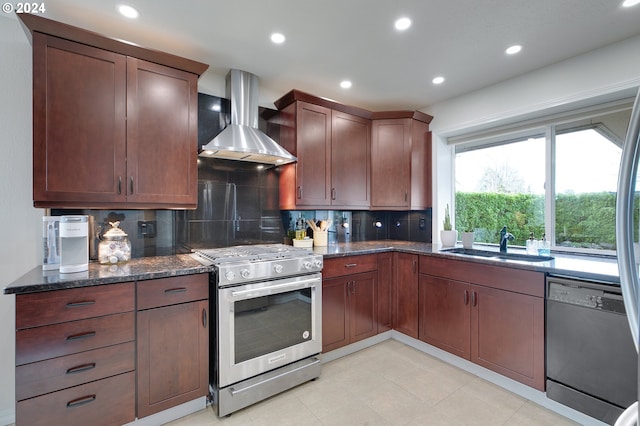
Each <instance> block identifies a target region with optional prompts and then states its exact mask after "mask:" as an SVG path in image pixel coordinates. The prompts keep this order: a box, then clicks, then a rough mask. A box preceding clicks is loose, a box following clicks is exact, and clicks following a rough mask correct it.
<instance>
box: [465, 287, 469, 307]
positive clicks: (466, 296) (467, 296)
mask: <svg viewBox="0 0 640 426" xmlns="http://www.w3.org/2000/svg"><path fill="white" fill-rule="evenodd" d="M464 304H465V305H468V304H469V290H465V291H464Z"/></svg>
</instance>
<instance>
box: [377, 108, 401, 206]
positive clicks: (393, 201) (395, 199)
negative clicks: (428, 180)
mask: <svg viewBox="0 0 640 426" xmlns="http://www.w3.org/2000/svg"><path fill="white" fill-rule="evenodd" d="M410 122H411V119H408V118H403V119H388V120H373V123H372V135H373V136H372V138H371V205H372V207H394V208H407V207H409V195H410V194H409V189H410V188H409V176H410V167H411V151H410V150H411V125H410Z"/></svg>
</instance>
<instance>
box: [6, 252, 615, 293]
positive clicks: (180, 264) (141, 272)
mask: <svg viewBox="0 0 640 426" xmlns="http://www.w3.org/2000/svg"><path fill="white" fill-rule="evenodd" d="M478 248H482V249H483V250H495V251H498V249H497V247H486V246H478ZM509 250H510V251H512V252H515V253H518V252H520V253H523V252H524V250H519V249H517V248H510V249H509ZM313 251H314V253H317V254H322V255H323V256H324V257H325V258H332V257H342V256H351V255H361V254H371V253H381V252H387V251H399V252H403V253H413V254H419V255H427V256H444V257H447V258H450V259H459V260H460V259H462V260H465V261H468V262H475V263H484V264H491V265H498V266H507V267H510V268H518V269H527V270H532V271H539V272H546V273H550V274H554V275H562V276H567V277H573V278H582V279H586V280H595V281H602V282H606V283H612V284H618V283H619V282H620V281H619V277H618V264H617V261H616V259H615V258H613V257H598V256H576V255H567V254H563V253H556V252H552V253H551V255H552V256H553V257H554V259H553V260H551V261H545V262H528V261H522V260H511V259H509V260H505V259H495V258H483V257H475V256H468V255H463V254H456V253H448V252H446V251H442V250H441V249H440V247H439V246H434V245H432V244H428V243H414V242H407V241H396V240H382V241H361V242H349V243H337V244H330V245H329V246H327V247H314V249H313ZM211 270H212V268H211V267H209V266H203V265H201V264H200V263H199V262H197V261H196V260H194V259H193V258H191V256H190V255H188V254H181V255H175V256H157V257H144V258H138V259H132V260H131V261H130V262H128V263H126V264H123V265H114V266H110V265H100V264H98V263H90V264H89V270H88V271H86V272H79V273H75V274H60V273H59V272H58V271H43V270H42V268H41V267H36V268H34V269H32V270H31V271H29V272H27V273H26V274H25V275H23V276H22V277H20V278H18V279H17V280H16V281H14V282H13V283H11V284H9V285H8V286H7V287H5V289H4V294H21V293H34V292H38V291H48V290H62V289H67V288H76V287H87V286H93V285H101V284H111V283H118V282H126V281H134V280H149V279H154V278H165V277H171V276H177V275H190V274H199V273H204V272H210V271H211Z"/></svg>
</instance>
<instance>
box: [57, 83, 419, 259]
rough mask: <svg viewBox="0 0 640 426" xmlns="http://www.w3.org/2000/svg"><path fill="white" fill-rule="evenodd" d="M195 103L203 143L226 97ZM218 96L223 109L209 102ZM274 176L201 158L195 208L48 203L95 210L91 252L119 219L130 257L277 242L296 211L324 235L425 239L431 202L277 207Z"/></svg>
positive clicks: (219, 123)
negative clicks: (318, 224)
mask: <svg viewBox="0 0 640 426" xmlns="http://www.w3.org/2000/svg"><path fill="white" fill-rule="evenodd" d="M198 104H199V110H198V145H199V146H202V145H203V144H206V143H207V142H208V141H210V140H211V139H212V138H213V137H214V136H216V135H217V134H218V133H219V132H220V131H222V129H223V128H224V127H225V126H226V125H227V124H228V123H229V102H228V100H226V99H221V98H218V97H215V96H209V95H204V94H202V93H199V94H198ZM216 104H218V105H220V106H221V111H214V110H213V109H212V106H213V105H216ZM263 112H264V111H263ZM260 127H261V128H262V129H263V130H265V129H267V124H266V121H265V120H263V119H260ZM267 130H268V133H269V135H270V136H272V137H273V138H274V139H275V140H276V141H277V140H278V138H277V136H278V134H279V129H277V128H274V127H273V125H272V124H271V126H270V127H269V128H268V129H267ZM278 180H279V176H278V170H277V168H274V167H270V166H267V167H263V168H259V166H258V164H255V163H246V162H239V161H231V160H221V159H212V158H199V159H198V207H197V209H195V210H63V209H52V210H51V214H52V215H55V216H57V215H63V214H86V215H89V216H91V217H93V222H94V225H93V229H92V230H91V233H92V236H93V237H94V238H93V249H94V251H95V253H96V254H97V243H98V241H99V240H98V238H99V235H101V233H103V232H104V231H106V230H107V229H109V224H108V222H110V221H114V220H119V221H120V227H121V228H122V229H123V230H124V231H125V232H126V233H127V234H128V235H129V239H130V240H131V245H132V256H133V257H146V256H158V255H170V254H176V253H186V252H188V251H189V250H190V249H191V248H202V247H224V246H230V245H239V244H256V243H280V242H282V241H283V237H284V236H285V235H286V234H287V230H288V229H290V228H291V229H293V226H292V223H291V221H293V224H295V219H296V218H297V217H298V216H302V217H304V218H305V219H315V220H323V219H324V220H327V219H330V220H332V221H333V225H332V226H331V228H330V229H329V242H330V243H331V242H336V241H367V240H382V239H395V240H403V241H415V242H427V243H428V242H431V209H427V210H424V211H341V210H310V211H280V210H279V208H278V199H279V192H278V191H279V189H278ZM376 224H378V226H376ZM94 258H95V257H94Z"/></svg>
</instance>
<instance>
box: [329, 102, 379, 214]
mask: <svg viewBox="0 0 640 426" xmlns="http://www.w3.org/2000/svg"><path fill="white" fill-rule="evenodd" d="M370 135H371V121H370V120H368V119H365V118H361V117H357V116H355V115H351V114H346V113H344V112H339V111H333V112H332V124H331V158H332V160H331V204H333V205H337V206H347V207H362V208H368V207H369V205H370V187H371V184H370V181H371V178H370V166H369V164H370V162H371V142H370V140H371V139H370Z"/></svg>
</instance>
